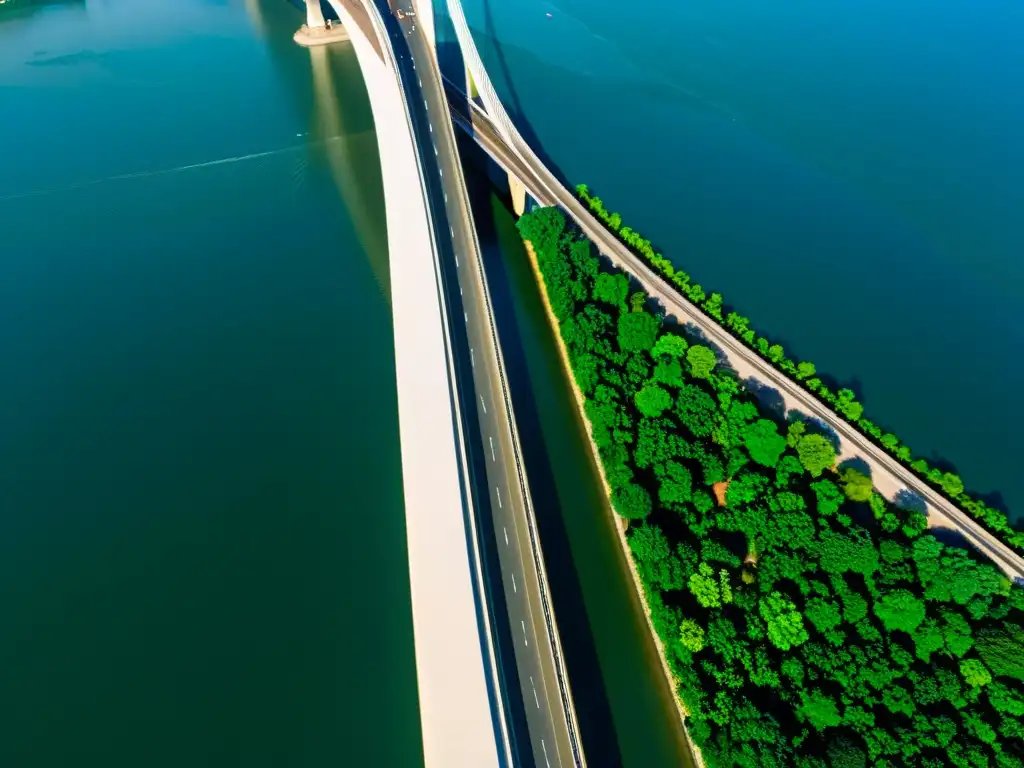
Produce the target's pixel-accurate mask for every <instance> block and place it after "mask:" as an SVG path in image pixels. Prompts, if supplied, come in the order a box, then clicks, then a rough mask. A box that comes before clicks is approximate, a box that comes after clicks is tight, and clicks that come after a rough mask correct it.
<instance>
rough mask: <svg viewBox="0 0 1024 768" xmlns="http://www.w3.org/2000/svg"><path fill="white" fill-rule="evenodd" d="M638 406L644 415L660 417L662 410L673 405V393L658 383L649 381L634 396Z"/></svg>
mask: <svg viewBox="0 0 1024 768" xmlns="http://www.w3.org/2000/svg"><path fill="white" fill-rule="evenodd" d="M633 399H634V400H635V401H636V408H637V410H638V411H640V413H642V414H643V415H644V416H649V417H651V418H655V417H658V416H660V415H661V414H662V411H664V410H666V409H667V408H670V407H671V406H672V395H670V394H669V393H668V392H666V391H665V390H664V389H662V388H661V387H659V386H658V385H657V384H654V383H651V382H648V383H647V384H644V386H643V389H641V390H640V391H639V392H637V393H636V395H635V396H634V398H633Z"/></svg>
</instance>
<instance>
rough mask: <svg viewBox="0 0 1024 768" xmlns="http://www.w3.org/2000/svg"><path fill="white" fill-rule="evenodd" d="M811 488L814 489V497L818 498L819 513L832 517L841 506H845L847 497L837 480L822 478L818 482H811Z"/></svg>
mask: <svg viewBox="0 0 1024 768" xmlns="http://www.w3.org/2000/svg"><path fill="white" fill-rule="evenodd" d="M811 490H813V492H814V498H815V499H816V500H817V508H818V513H819V514H821V515H824V516H825V517H831V516H834V515H835V514H836V513H837V512H839V509H840V507H842V506H843V502H844V500H845V497H844V496H843V493H842V492H841V490H840V489H839V486H838V485H837V484H836V483H835V482H833V481H831V480H829V479H827V478H822V479H820V480H818V481H817V482H812V483H811Z"/></svg>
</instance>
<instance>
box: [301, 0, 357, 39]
mask: <svg viewBox="0 0 1024 768" xmlns="http://www.w3.org/2000/svg"><path fill="white" fill-rule="evenodd" d="M292 39H293V40H295V42H296V43H298V44H299V45H303V46H305V47H306V48H313V47H314V46H317V45H329V44H330V43H339V42H342V41H344V40H348V30H346V29H345V27H343V26H342V25H341V24H338V23H335V24H333V25H331V27H329V28H328V26H327V22H325V21H324V12H323V10H321V8H320V0H306V23H305V24H303V25H302V26H301V27H300V28H299V31H298V32H296V33H295V36H294V37H293V38H292Z"/></svg>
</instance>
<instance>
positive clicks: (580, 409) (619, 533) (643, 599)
mask: <svg viewBox="0 0 1024 768" xmlns="http://www.w3.org/2000/svg"><path fill="white" fill-rule="evenodd" d="M523 245H524V246H525V248H526V253H527V255H528V257H529V260H530V270H531V271H532V272H533V277H534V280H535V281H536V283H537V287H538V289H539V291H540V296H541V301H542V303H543V305H544V314H545V316H546V317H547V319H548V325H549V327H550V328H551V331H552V333H553V334H554V336H555V345H556V347H557V348H558V356H559V359H560V360H561V361H562V369H563V372H564V374H565V377H566V380H567V381H568V382H569V386H570V388H571V389H572V394H573V399H574V400H575V401H576V408H577V413H578V415H579V417H580V419H581V420H582V422H583V427H584V431H585V432H586V436H587V442H588V444H589V445H590V450H591V457H592V459H593V462H594V464H595V466H596V467H597V472H598V476H599V477H600V478H601V486H602V488H603V489H604V493H605V499H606V501H607V502H608V503H607V504H605V505H604V510H605V514H606V517H607V522H608V523H609V524H610V525H611V526H612V527H613V528H614V529H615V533H616V537H617V539H618V541H619V545H620V546H621V547H622V553H623V555H624V557H625V560H626V563H627V566H628V568H629V573H630V578H631V579H632V582H633V587H634V590H635V594H636V597H637V599H638V600H639V602H640V605H641V607H642V609H643V615H644V618H645V620H646V622H647V629H648V631H649V632H650V635H651V638H652V639H653V640H654V645H655V647H656V648H657V650H658V660H659V662H660V663H661V669H662V672H663V674H664V678H665V683H666V685H667V686H668V689H669V690H668V695H669V697H670V698H671V700H672V704H673V706H674V707H675V710H676V712H677V713H678V715H679V719H680V722H681V723H682V727H683V733H685V734H686V741H687V743H688V744H689V747H690V756H691V758H692V762H693V764H694V765H695V766H697V768H704V765H705V763H704V758H703V756H702V755H701V753H700V749H699V748H698V747H697V745H696V744H695V743H694V742H693V737H692V736H691V735H690V731H689V729H688V728H687V727H686V719H687V714H688V713H687V712H686V709H685V707H684V706H683V702H682V699H680V698H679V696H678V694H677V691H676V688H677V686H678V682H679V681H678V680H677V679H676V677H675V675H673V674H672V670H671V668H670V667H669V665H668V658H667V656H666V652H665V645H664V643H662V641H661V637H660V636H659V635H658V633H657V632H656V631H655V628H654V624H653V623H652V622H651V607H650V605H649V604H648V601H647V595H646V593H645V592H644V588H643V582H642V581H641V579H640V574H639V572H638V571H637V568H636V563H635V562H634V560H633V553H632V552H631V551H630V548H629V542H628V540H627V539H626V529H627V527H628V524H627V522H626V521H625V520H624V519H622V518H619V517H616V516H615V514H614V512H613V511H612V507H611V495H612V488H611V484H610V483H609V482H608V477H607V475H606V474H605V470H604V465H603V463H602V462H601V457H600V455H599V453H598V449H597V444H596V443H595V442H594V438H593V435H592V434H591V432H590V429H589V426H588V421H587V417H586V412H585V410H584V402H585V401H584V397H583V392H582V391H581V390H580V387H579V384H577V383H576V377H575V376H574V375H573V372H572V366H571V364H570V362H569V350H568V349H567V348H566V346H565V342H564V341H563V340H562V336H561V333H560V330H559V323H558V318H557V317H555V313H554V311H553V310H552V308H551V301H550V298H549V297H548V290H547V286H546V285H545V284H544V277H543V275H542V274H541V270H540V264H539V263H538V261H537V254H536V252H535V251H534V249H533V244H532V243H531V242H530V241H529V240H526V239H524V240H523Z"/></svg>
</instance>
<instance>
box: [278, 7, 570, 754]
mask: <svg viewBox="0 0 1024 768" xmlns="http://www.w3.org/2000/svg"><path fill="white" fill-rule="evenodd" d="M329 3H330V6H331V7H332V9H333V10H334V12H335V14H336V15H337V17H338V18H339V19H340V20H341V26H342V28H343V30H344V31H341V30H338V29H337V26H336V25H335V26H334V28H332V29H331V30H326V22H325V20H324V17H323V15H322V13H321V8H320V5H319V2H318V1H317V0H306V9H307V18H306V24H305V25H304V27H303V28H302V30H300V32H299V33H297V35H296V41H297V42H299V43H300V44H303V45H311V46H312V45H320V44H325V43H327V42H332V41H334V40H337V39H345V38H346V37H347V38H348V39H349V40H350V42H351V45H352V46H353V48H354V50H355V53H356V56H357V58H358V61H359V65H360V68H361V70H362V72H363V76H364V78H365V80H366V87H367V92H368V94H369V97H370V106H371V110H372V112H373V116H374V122H375V124H376V128H377V138H378V143H379V149H380V160H381V171H382V176H383V181H384V189H385V206H386V218H387V224H388V226H387V230H388V248H389V252H390V254H391V256H390V265H389V269H390V282H391V303H392V313H393V320H394V326H395V362H396V373H397V379H398V407H399V428H400V437H401V453H402V471H403V481H404V497H405V508H406V527H407V539H408V548H409V572H410V582H411V593H412V604H413V631H414V636H415V648H416V668H417V682H418V688H419V704H420V716H421V723H422V732H423V747H424V757H425V761H426V763H427V765H437V766H453V765H460V766H461V765H467V766H469V765H472V766H481V767H484V766H492V765H493V766H512V765H530V764H533V765H537V766H545V768H547V767H548V766H551V767H554V766H566V767H568V766H582V765H584V764H585V762H584V758H583V754H582V751H581V749H580V745H579V739H578V735H577V733H578V725H577V723H576V714H575V708H574V703H573V700H572V694H571V691H570V689H569V684H568V677H567V674H566V671H565V665H564V657H563V652H562V649H561V644H560V641H559V636H558V631H557V622H556V619H555V614H554V610H553V606H552V605H551V600H550V589H549V587H548V583H547V575H546V571H545V567H544V560H543V555H542V551H541V548H540V542H539V538H538V534H537V526H536V521H535V519H534V515H533V507H532V502H531V498H530V490H529V481H528V478H527V476H526V470H525V466H524V462H523V460H522V452H521V449H520V445H519V436H518V432H517V427H516V422H515V418H514V413H513V409H512V403H511V398H510V396H509V392H508V385H507V379H506V376H505V366H504V360H503V358H502V354H501V345H500V341H499V338H498V334H497V329H496V326H495V322H494V317H493V312H492V308H491V299H490V293H489V291H488V287H487V282H486V275H485V274H484V270H483V266H482V259H481V255H480V249H479V244H478V243H477V236H476V227H475V225H474V223H473V217H472V211H471V209H470V203H469V198H468V195H467V192H466V187H465V184H464V181H463V178H462V166H461V163H460V161H459V157H458V151H457V148H456V143H455V134H454V127H453V124H452V121H451V118H450V116H449V113H448V104H447V99H446V95H445V92H444V88H443V86H442V82H441V77H440V72H439V70H438V68H437V64H436V59H435V54H434V48H433V33H432V25H431V21H432V19H431V18H430V15H429V12H428V13H427V15H426V18H423V17H421V16H420V14H419V13H416V12H415V11H414V13H415V15H413V16H411V17H409V18H406V19H405V20H404V22H401V23H400V22H399V21H398V19H397V18H396V17H397V15H398V14H397V13H396V11H397V10H398V8H397V6H396V7H390V6H388V5H387V4H386V3H385V2H384V0H329ZM405 10H412V9H411V8H410V7H409V6H405ZM403 15H404V14H403ZM424 21H425V23H424ZM417 22H419V23H417ZM414 25H415V26H416V29H415V30H413V26H414ZM487 535H490V536H491V537H492V538H493V539H494V542H492V543H494V544H496V549H497V554H498V557H497V563H491V562H489V560H488V558H487V557H486V556H485V552H484V550H485V549H486V544H487V542H486V541H485V538H484V537H485V536H487ZM514 710H515V711H521V712H523V713H525V718H524V719H525V728H522V727H518V726H517V723H516V722H515V718H514V717H513V711H514ZM523 731H525V736H523V735H521V734H522V732H523Z"/></svg>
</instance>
